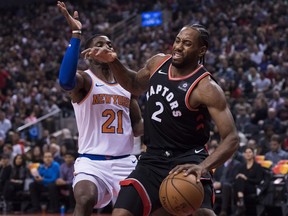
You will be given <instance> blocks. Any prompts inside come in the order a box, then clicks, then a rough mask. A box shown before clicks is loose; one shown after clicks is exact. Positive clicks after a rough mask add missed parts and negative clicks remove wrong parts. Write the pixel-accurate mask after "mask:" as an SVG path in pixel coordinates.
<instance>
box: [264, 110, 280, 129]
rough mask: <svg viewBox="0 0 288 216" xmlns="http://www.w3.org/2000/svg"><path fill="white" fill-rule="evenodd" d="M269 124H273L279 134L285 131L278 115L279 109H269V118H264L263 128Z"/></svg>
mask: <svg viewBox="0 0 288 216" xmlns="http://www.w3.org/2000/svg"><path fill="white" fill-rule="evenodd" d="M268 126H271V127H272V128H273V131H274V132H275V133H277V134H281V133H283V132H284V131H283V127H282V124H281V121H280V119H279V118H278V117H277V111H276V110H275V108H269V109H268V111H267V118H266V119H264V120H263V123H262V125H261V129H265V128H266V127H268Z"/></svg>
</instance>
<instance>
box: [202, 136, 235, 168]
mask: <svg viewBox="0 0 288 216" xmlns="http://www.w3.org/2000/svg"><path fill="white" fill-rule="evenodd" d="M238 147H239V137H238V134H237V132H236V131H235V132H233V133H231V134H229V135H228V136H227V137H225V139H223V140H222V142H221V144H220V145H219V146H218V147H217V148H216V150H215V151H214V152H213V153H212V154H211V155H210V156H209V157H207V158H206V159H205V160H204V161H203V162H202V163H201V165H202V166H204V167H205V168H206V169H207V170H208V171H211V170H213V169H215V168H217V167H219V166H220V165H222V164H223V163H225V161H227V160H228V159H229V158H231V156H232V155H233V154H234V153H235V152H236V151H237V149H238Z"/></svg>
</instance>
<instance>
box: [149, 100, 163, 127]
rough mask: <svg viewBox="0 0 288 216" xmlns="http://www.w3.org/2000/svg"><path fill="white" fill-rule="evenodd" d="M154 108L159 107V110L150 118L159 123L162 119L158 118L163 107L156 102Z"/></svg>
mask: <svg viewBox="0 0 288 216" xmlns="http://www.w3.org/2000/svg"><path fill="white" fill-rule="evenodd" d="M156 106H157V107H158V106H159V109H158V110H157V111H155V112H154V113H153V115H152V117H151V118H152V119H153V120H155V121H157V122H161V121H162V119H161V118H159V117H158V116H159V115H160V114H161V113H162V112H163V111H164V106H163V104H162V103H161V102H156Z"/></svg>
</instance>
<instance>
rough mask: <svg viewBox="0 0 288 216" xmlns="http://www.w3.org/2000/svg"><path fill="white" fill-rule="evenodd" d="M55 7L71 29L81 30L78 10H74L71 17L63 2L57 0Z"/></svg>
mask: <svg viewBox="0 0 288 216" xmlns="http://www.w3.org/2000/svg"><path fill="white" fill-rule="evenodd" d="M57 7H58V8H59V10H60V11H61V13H62V14H63V15H64V17H65V18H66V20H67V22H68V24H69V26H70V28H71V30H72V31H73V30H81V29H82V23H81V22H80V21H79V14H78V11H74V13H73V17H72V16H71V15H70V14H69V12H68V10H67V7H66V5H65V3H64V2H61V1H58V2H57Z"/></svg>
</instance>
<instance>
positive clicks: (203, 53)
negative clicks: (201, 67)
mask: <svg viewBox="0 0 288 216" xmlns="http://www.w3.org/2000/svg"><path fill="white" fill-rule="evenodd" d="M206 51H207V47H206V46H202V47H200V49H199V54H198V56H199V58H200V57H202V56H204V55H205V53H206Z"/></svg>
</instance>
